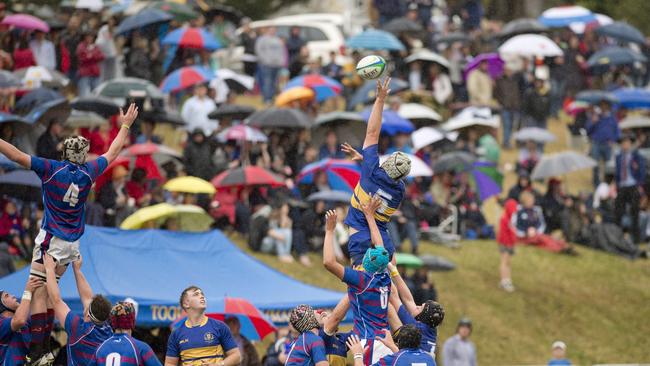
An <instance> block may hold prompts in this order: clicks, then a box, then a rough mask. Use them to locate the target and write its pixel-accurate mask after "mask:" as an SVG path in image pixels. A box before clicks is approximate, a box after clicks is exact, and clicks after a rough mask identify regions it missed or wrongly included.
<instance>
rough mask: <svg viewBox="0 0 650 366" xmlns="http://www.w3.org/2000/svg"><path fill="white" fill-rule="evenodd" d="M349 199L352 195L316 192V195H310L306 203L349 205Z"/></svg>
mask: <svg viewBox="0 0 650 366" xmlns="http://www.w3.org/2000/svg"><path fill="white" fill-rule="evenodd" d="M351 197H352V193H351V192H346V191H318V192H316V193H312V194H310V195H309V197H307V201H310V202H313V201H325V202H341V203H349V202H350V198H351Z"/></svg>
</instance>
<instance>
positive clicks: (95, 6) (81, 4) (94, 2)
mask: <svg viewBox="0 0 650 366" xmlns="http://www.w3.org/2000/svg"><path fill="white" fill-rule="evenodd" d="M74 7H75V8H76V9H86V10H90V11H92V12H99V11H100V10H102V8H103V7H104V2H103V1H102V0H77V1H75V2H74Z"/></svg>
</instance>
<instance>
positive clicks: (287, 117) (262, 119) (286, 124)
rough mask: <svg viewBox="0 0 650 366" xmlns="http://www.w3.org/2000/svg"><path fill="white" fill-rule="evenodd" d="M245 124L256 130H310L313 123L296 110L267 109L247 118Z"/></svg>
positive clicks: (305, 115)
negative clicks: (256, 128)
mask: <svg viewBox="0 0 650 366" xmlns="http://www.w3.org/2000/svg"><path fill="white" fill-rule="evenodd" d="M247 124H249V125H251V126H254V127H258V128H310V127H311V126H313V125H314V121H313V120H312V119H311V117H309V116H308V115H307V114H305V113H304V112H303V111H301V110H298V109H289V108H269V109H267V110H263V111H259V112H255V113H254V114H253V115H251V116H250V117H248V120H247Z"/></svg>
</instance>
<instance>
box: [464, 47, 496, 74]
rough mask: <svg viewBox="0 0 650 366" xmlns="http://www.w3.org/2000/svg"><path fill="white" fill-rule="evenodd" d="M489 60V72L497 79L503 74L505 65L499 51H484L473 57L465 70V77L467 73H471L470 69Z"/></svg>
mask: <svg viewBox="0 0 650 366" xmlns="http://www.w3.org/2000/svg"><path fill="white" fill-rule="evenodd" d="M483 61H487V63H488V74H490V77H491V78H492V79H497V78H498V77H499V76H501V74H503V65H504V62H503V60H502V59H501V57H499V54H498V53H482V54H480V55H478V56H476V57H474V58H473V59H472V61H470V62H469V63H468V64H467V66H465V70H463V78H465V79H467V75H468V74H469V72H470V71H472V70H474V69H476V68H478V65H479V64H480V63H481V62H483Z"/></svg>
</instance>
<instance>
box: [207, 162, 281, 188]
mask: <svg viewBox="0 0 650 366" xmlns="http://www.w3.org/2000/svg"><path fill="white" fill-rule="evenodd" d="M210 183H212V185H214V186H215V187H217V188H228V187H246V186H272V187H281V186H284V180H283V179H282V177H280V176H278V175H276V174H274V173H271V172H270V171H268V170H266V169H264V168H260V167H257V166H247V167H240V168H233V169H228V170H226V171H224V172H222V173H221V174H219V175H217V176H216V177H214V178H212V180H211V181H210Z"/></svg>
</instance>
